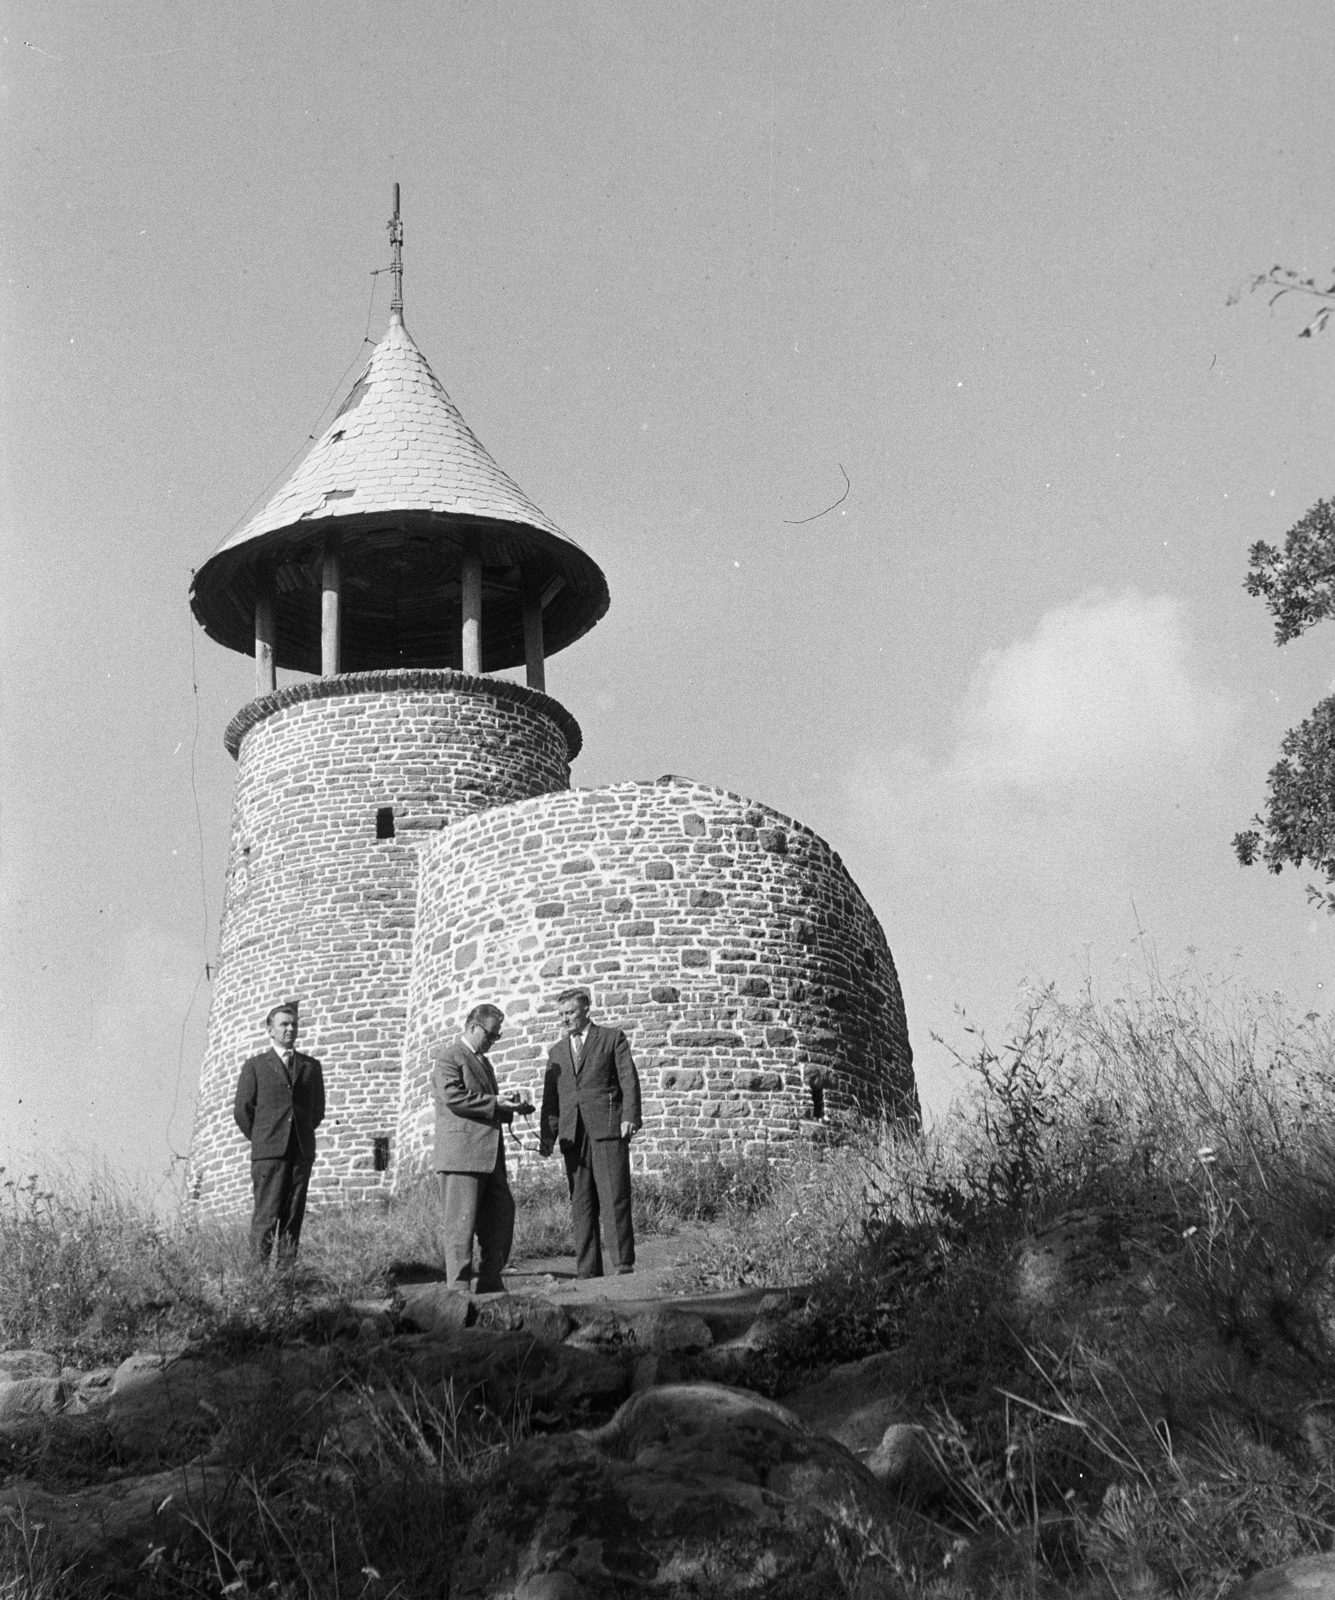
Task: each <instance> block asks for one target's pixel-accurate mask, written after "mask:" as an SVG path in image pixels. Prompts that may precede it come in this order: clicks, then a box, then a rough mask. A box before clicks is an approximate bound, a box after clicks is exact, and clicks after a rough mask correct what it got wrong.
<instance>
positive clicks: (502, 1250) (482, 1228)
mask: <svg viewBox="0 0 1335 1600" xmlns="http://www.w3.org/2000/svg"><path fill="white" fill-rule="evenodd" d="M439 1177H440V1198H441V1204H442V1206H443V1208H444V1212H445V1217H444V1221H443V1222H442V1224H441V1232H442V1233H443V1235H444V1245H445V1277H446V1279H447V1281H448V1282H449V1283H450V1284H451V1286H455V1287H459V1288H467V1286H468V1280H469V1278H470V1277H472V1274H473V1239H474V1237H476V1239H477V1253H478V1261H477V1283H476V1289H477V1293H478V1294H496V1293H498V1292H499V1291H500V1290H501V1289H502V1288H503V1287H504V1285H503V1284H502V1283H501V1269H502V1268H503V1267H504V1266H505V1264H506V1262H507V1261H509V1259H510V1246H511V1245H512V1244H513V1243H514V1236H515V1200H514V1196H513V1195H512V1194H511V1193H510V1180H509V1178H508V1177H507V1176H506V1172H505V1141H504V1140H503V1139H501V1140H498V1141H497V1146H496V1165H495V1166H494V1167H493V1168H492V1169H491V1171H490V1172H442V1173H440V1174H439Z"/></svg>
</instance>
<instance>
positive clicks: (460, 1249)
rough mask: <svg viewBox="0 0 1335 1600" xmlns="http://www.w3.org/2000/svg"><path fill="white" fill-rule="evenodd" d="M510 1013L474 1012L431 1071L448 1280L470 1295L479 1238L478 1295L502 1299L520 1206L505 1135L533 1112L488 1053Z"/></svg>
mask: <svg viewBox="0 0 1335 1600" xmlns="http://www.w3.org/2000/svg"><path fill="white" fill-rule="evenodd" d="M504 1021H505V1014H504V1012H502V1011H500V1010H499V1009H498V1008H497V1007H496V1006H489V1005H481V1006H474V1007H473V1009H472V1010H471V1011H470V1012H469V1013H468V1019H467V1021H466V1022H465V1023H464V1031H463V1035H462V1037H461V1038H459V1039H456V1040H455V1042H454V1043H453V1044H451V1045H447V1046H446V1047H445V1048H444V1049H443V1050H442V1051H441V1053H440V1055H439V1057H438V1058H437V1060H436V1063H435V1065H434V1066H433V1068H432V1071H431V1095H432V1098H433V1099H434V1101H435V1103H436V1148H435V1156H434V1158H433V1161H432V1165H433V1167H434V1168H435V1170H436V1171H437V1172H438V1173H439V1174H440V1195H441V1200H442V1202H443V1204H444V1209H445V1221H444V1234H445V1276H446V1279H447V1281H448V1282H449V1284H450V1286H451V1287H452V1288H460V1289H466V1288H467V1287H468V1280H469V1278H470V1277H471V1276H472V1271H473V1237H474V1235H475V1234H476V1236H477V1246H478V1263H477V1292H478V1294H496V1293H498V1292H499V1291H500V1290H501V1289H503V1288H504V1285H503V1284H502V1282H501V1268H502V1267H504V1265H505V1263H506V1262H507V1261H508V1260H509V1259H510V1245H511V1242H512V1240H513V1239H514V1231H515V1202H514V1196H513V1195H512V1194H511V1193H510V1183H509V1179H508V1178H507V1177H506V1174H505V1135H504V1134H503V1132H502V1131H501V1130H502V1129H503V1128H504V1127H505V1126H506V1125H507V1124H509V1123H511V1122H513V1121H514V1119H515V1117H516V1115H519V1116H528V1115H529V1114H530V1113H531V1112H532V1110H533V1106H532V1104H531V1103H530V1102H529V1101H526V1100H524V1099H523V1098H522V1097H521V1096H519V1095H515V1094H509V1095H505V1096H502V1095H501V1094H500V1091H499V1090H498V1089H497V1087H496V1074H495V1072H494V1071H493V1070H492V1065H491V1062H490V1061H488V1060H487V1052H488V1050H490V1049H491V1047H492V1045H493V1044H495V1042H496V1041H497V1039H499V1038H500V1036H501V1026H502V1024H503V1023H504Z"/></svg>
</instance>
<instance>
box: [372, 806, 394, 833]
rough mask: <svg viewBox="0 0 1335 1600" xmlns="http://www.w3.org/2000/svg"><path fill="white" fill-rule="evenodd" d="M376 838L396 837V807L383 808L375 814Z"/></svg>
mask: <svg viewBox="0 0 1335 1600" xmlns="http://www.w3.org/2000/svg"><path fill="white" fill-rule="evenodd" d="M375 836H376V838H377V839H392V838H393V837H394V807H393V806H381V807H380V809H379V810H378V811H377V812H376V814H375Z"/></svg>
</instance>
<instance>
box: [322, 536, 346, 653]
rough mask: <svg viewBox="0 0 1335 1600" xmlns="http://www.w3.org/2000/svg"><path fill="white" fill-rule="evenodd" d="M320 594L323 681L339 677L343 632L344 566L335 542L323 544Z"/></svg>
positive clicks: (331, 538) (332, 539)
mask: <svg viewBox="0 0 1335 1600" xmlns="http://www.w3.org/2000/svg"><path fill="white" fill-rule="evenodd" d="M323 579H324V581H323V590H324V592H323V594H322V595H321V597H320V672H321V674H322V675H323V676H324V677H326V678H336V677H337V676H338V674H339V671H340V670H341V668H340V658H341V656H342V632H343V564H342V562H341V561H340V560H339V558H338V542H337V540H336V539H334V538H333V537H332V536H331V537H330V538H329V539H327V540H326V541H325V547H324V574H323Z"/></svg>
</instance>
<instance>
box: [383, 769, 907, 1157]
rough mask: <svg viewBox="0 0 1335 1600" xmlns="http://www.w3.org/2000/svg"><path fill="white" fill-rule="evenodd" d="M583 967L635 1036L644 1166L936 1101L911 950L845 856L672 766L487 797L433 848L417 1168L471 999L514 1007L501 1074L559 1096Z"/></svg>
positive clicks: (763, 1143) (603, 1004) (598, 1003)
mask: <svg viewBox="0 0 1335 1600" xmlns="http://www.w3.org/2000/svg"><path fill="white" fill-rule="evenodd" d="M575 983H582V984H585V985H587V986H588V987H589V988H590V989H591V990H592V993H593V1015H594V1018H595V1020H601V1021H605V1022H609V1023H616V1024H619V1025H620V1026H621V1027H623V1028H624V1029H625V1030H626V1033H627V1036H628V1038H629V1040H630V1044H631V1048H632V1050H633V1052H634V1055H635V1058H636V1063H637V1065H638V1068H639V1073H640V1080H641V1086H642V1090H643V1095H644V1113H645V1128H644V1135H643V1137H642V1138H641V1139H638V1140H637V1141H636V1143H635V1145H634V1146H633V1151H634V1154H635V1160H636V1163H637V1165H638V1166H640V1167H641V1168H648V1169H653V1168H658V1167H662V1166H663V1165H664V1164H665V1163H666V1161H667V1159H668V1157H669V1156H670V1155H671V1154H672V1153H674V1152H679V1151H694V1152H698V1153H704V1152H707V1151H710V1150H713V1149H718V1150H719V1151H720V1152H721V1153H724V1154H737V1153H742V1152H753V1151H759V1150H763V1149H765V1148H766V1147H767V1146H768V1147H772V1146H774V1145H777V1144H782V1143H783V1142H784V1141H787V1140H791V1139H793V1138H794V1137H795V1136H796V1135H797V1134H798V1133H799V1132H800V1131H802V1130H803V1129H804V1128H807V1129H811V1128H814V1127H815V1126H817V1123H816V1122H815V1120H814V1118H815V1117H816V1116H817V1114H818V1113H823V1115H824V1117H825V1118H826V1119H830V1120H834V1121H836V1122H838V1121H841V1120H843V1119H845V1118H847V1117H849V1116H850V1115H854V1114H858V1113H861V1114H876V1113H879V1112H881V1111H883V1110H888V1111H891V1112H893V1113H896V1114H900V1115H907V1116H911V1117H914V1118H916V1116H917V1096H916V1091H915V1088H914V1082H913V1072H912V1064H911V1062H912V1057H911V1052H910V1049H909V1042H908V1033H907V1028H906V1024H905V1018H904V1005H903V1000H902V997H901V995H900V989H899V980H898V978H897V976H896V973H895V967H894V962H893V960H892V959H891V955H890V951H889V948H888V947H887V945H886V941H885V935H884V934H883V932H882V931H881V926H880V924H879V922H878V921H877V920H876V917H875V915H874V913H873V912H872V910H871V908H870V906H869V905H868V904H867V902H866V901H865V900H864V899H863V897H862V894H861V893H860V891H859V890H858V888H857V886H856V884H854V882H853V881H852V879H851V878H850V877H849V875H848V873H847V871H846V870H845V869H844V867H843V864H842V863H841V861H840V859H839V857H838V856H837V855H836V854H835V853H834V851H832V850H831V849H830V847H829V846H828V845H827V844H826V843H825V842H824V840H822V839H820V838H819V837H817V835H816V834H814V833H812V832H811V830H810V829H809V828H804V827H802V826H801V825H800V824H799V823H795V822H793V821H791V820H790V819H789V818H787V817H784V816H781V815H780V814H778V813H777V812H774V811H771V810H770V809H768V808H767V807H765V806H762V805H757V804H755V803H754V802H753V801H750V800H745V799H742V798H741V797H739V796H737V795H734V794H728V793H726V792H725V791H723V790H720V789H714V788H709V787H706V786H704V785H701V784H693V783H691V782H689V781H687V780H685V779H679V778H665V779H663V780H661V781H660V782H658V783H656V784H641V783H626V784H618V785H615V786H613V787H609V788H605V789H578V790H572V791H567V792H565V793H560V794H549V795H544V796H543V797H541V798H539V799H533V800H526V801H522V802H520V803H518V804H516V805H511V806H505V807H503V808H498V809H495V810H491V811H487V812H484V813H482V814H481V815H478V816H473V817H470V818H468V819H467V820H465V821H461V822H459V823H456V824H455V825H454V826H452V827H451V828H449V829H448V830H446V831H445V832H444V833H442V834H440V835H439V836H438V837H436V838H434V839H432V840H431V841H430V843H429V844H428V845H427V846H426V847H425V849H424V850H423V852H422V858H421V881H420V885H419V891H418V922H417V932H416V938H415V941H414V948H413V975H412V986H411V990H410V994H409V1001H408V1007H409V1015H408V1028H407V1035H406V1038H405V1041H404V1049H403V1076H402V1082H403V1099H402V1106H401V1110H400V1114H399V1120H398V1150H399V1156H400V1159H399V1162H398V1168H399V1170H398V1174H397V1179H398V1181H409V1180H411V1179H412V1178H413V1177H414V1176H415V1175H417V1174H418V1173H419V1172H420V1171H421V1170H423V1168H424V1165H425V1163H426V1161H427V1159H428V1157H429V1151H430V1141H431V1133H432V1127H433V1121H432V1108H431V1101H430V1086H429V1077H430V1070H431V1063H432V1053H433V1051H434V1050H435V1049H436V1048H437V1047H438V1046H439V1045H441V1044H443V1043H446V1042H448V1041H449V1040H450V1039H451V1038H453V1037H454V1036H455V1035H456V1034H457V1033H458V1031H459V1029H460V1027H461V1025H462V1023H463V1019H464V1016H465V1014H466V1013H467V1011H468V1010H469V1008H470V1007H471V1006H473V1005H474V1004H477V1003H478V1002H480V1001H482V1000H490V1001H493V1002H494V1003H496V1004H497V1005H499V1006H500V1007H501V1008H502V1009H503V1010H504V1011H505V1013H506V1023H505V1032H504V1035H503V1037H502V1038H501V1040H500V1041H499V1042H498V1044H497V1045H496V1046H495V1047H494V1048H493V1050H492V1061H493V1063H494V1065H495V1067H496V1070H497V1075H498V1078H499V1079H500V1082H501V1087H502V1088H503V1089H504V1088H506V1087H510V1088H519V1089H525V1090H527V1091H528V1092H529V1093H530V1094H531V1095H532V1096H533V1097H534V1099H535V1100H537V1099H539V1098H540V1095H541V1088H542V1075H543V1068H544V1065H545V1058H546V1053H547V1047H548V1046H549V1044H550V1043H551V1042H552V1041H553V1040H554V1039H556V1038H557V1037H558V1036H559V1033H560V1028H559V1025H558V1022H557V1018H556V1004H555V1002H556V996H557V994H558V993H559V992H560V991H561V990H562V989H563V988H566V987H568V986H570V985H572V984H575ZM813 1091H814V1092H813ZM523 1127H524V1125H523V1123H522V1122H519V1123H517V1124H516V1128H517V1130H520V1131H521V1135H522V1139H523V1143H524V1145H525V1146H526V1147H528V1153H527V1154H524V1153H521V1152H520V1151H518V1150H516V1147H515V1146H514V1145H511V1146H510V1149H511V1150H512V1151H513V1152H514V1153H515V1154H516V1155H517V1156H518V1159H519V1161H520V1162H521V1164H522V1163H523V1162H524V1161H526V1160H528V1159H531V1158H532V1156H531V1152H532V1149H533V1148H534V1147H535V1146H536V1120H535V1122H534V1124H532V1125H531V1127H530V1129H529V1131H528V1132H526V1133H524V1132H523V1131H522V1130H523Z"/></svg>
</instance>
